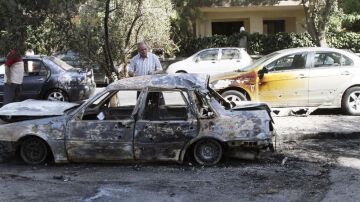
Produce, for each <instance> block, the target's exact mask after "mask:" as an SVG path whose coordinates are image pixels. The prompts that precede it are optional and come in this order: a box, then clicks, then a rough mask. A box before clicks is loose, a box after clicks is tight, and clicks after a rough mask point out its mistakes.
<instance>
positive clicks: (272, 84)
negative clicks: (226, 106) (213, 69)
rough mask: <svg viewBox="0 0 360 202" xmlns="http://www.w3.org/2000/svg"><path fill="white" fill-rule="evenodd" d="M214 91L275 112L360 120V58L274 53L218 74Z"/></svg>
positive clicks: (324, 51)
mask: <svg viewBox="0 0 360 202" xmlns="http://www.w3.org/2000/svg"><path fill="white" fill-rule="evenodd" d="M210 82H211V87H212V88H214V89H215V90H217V91H218V92H219V93H220V94H221V95H222V96H223V97H224V98H225V99H226V100H228V101H232V102H235V103H238V104H239V103H241V101H244V100H251V101H261V102H266V103H269V104H270V105H271V106H272V107H279V108H281V107H314V108H342V109H343V110H344V112H345V113H347V114H350V115H360V57H358V56H357V55H355V54H354V53H352V52H349V51H346V50H339V49H334V48H315V47H314V48H294V49H286V50H281V51H277V52H274V53H271V54H269V55H267V56H264V57H263V58H261V59H259V60H257V61H255V62H254V63H253V64H251V65H249V66H247V67H245V68H244V69H241V70H238V71H235V72H231V73H225V74H219V75H215V76H213V77H212V78H211V81H210Z"/></svg>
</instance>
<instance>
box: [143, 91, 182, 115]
mask: <svg viewBox="0 0 360 202" xmlns="http://www.w3.org/2000/svg"><path fill="white" fill-rule="evenodd" d="M184 94H185V93H184V92H180V91H158V92H149V93H148V95H147V97H146V102H145V111H144V114H143V119H145V120H151V121H155V120H187V119H188V107H187V106H188V105H187V101H185V100H186V98H185V95H184ZM171 98H176V99H175V101H171Z"/></svg>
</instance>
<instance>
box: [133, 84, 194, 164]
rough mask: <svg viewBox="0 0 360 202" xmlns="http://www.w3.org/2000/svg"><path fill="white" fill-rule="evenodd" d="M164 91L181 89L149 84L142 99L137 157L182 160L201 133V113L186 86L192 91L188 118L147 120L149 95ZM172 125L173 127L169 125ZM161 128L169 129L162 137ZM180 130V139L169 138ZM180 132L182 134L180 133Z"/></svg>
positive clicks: (135, 141) (138, 119)
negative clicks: (188, 146)
mask: <svg viewBox="0 0 360 202" xmlns="http://www.w3.org/2000/svg"><path fill="white" fill-rule="evenodd" d="M154 91H155V92H159V91H160V92H162V91H179V89H163V90H159V89H149V88H146V90H145V91H144V94H143V95H144V96H143V97H142V103H141V106H140V108H139V111H138V114H137V120H136V126H135V131H134V157H135V159H136V160H137V161H179V160H180V158H181V154H182V152H183V148H184V147H185V146H186V144H187V143H188V142H189V141H190V140H191V139H193V138H194V137H195V136H197V134H198V130H199V126H198V121H199V120H198V117H197V116H196V113H195V111H194V108H193V106H192V105H191V104H190V103H189V102H192V103H193V101H191V99H192V97H191V96H189V92H188V91H187V90H184V89H182V91H183V92H186V93H188V99H190V100H187V99H186V98H185V97H184V96H183V99H184V101H185V102H186V105H187V107H188V108H187V109H188V110H187V115H188V118H187V120H174V121H171V120H167V121H164V120H147V119H144V113H145V108H146V100H147V96H148V94H149V93H150V92H154ZM169 128H170V129H169ZM168 129H169V130H168ZM160 132H162V133H165V137H164V135H161V136H162V138H159V136H160V135H159V134H160ZM176 132H178V133H179V134H180V135H179V134H178V136H177V139H176V137H175V138H174V139H176V140H179V141H174V142H169V141H168V139H167V137H169V136H170V135H175V133H176ZM179 136H180V137H179Z"/></svg>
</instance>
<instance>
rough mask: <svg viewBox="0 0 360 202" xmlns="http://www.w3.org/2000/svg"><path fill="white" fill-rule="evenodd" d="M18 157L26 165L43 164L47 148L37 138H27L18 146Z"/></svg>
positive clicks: (46, 155)
mask: <svg viewBox="0 0 360 202" xmlns="http://www.w3.org/2000/svg"><path fill="white" fill-rule="evenodd" d="M20 156H21V158H22V160H23V161H24V162H25V163H27V164H31V165H38V164H43V163H45V161H46V159H47V157H48V147H47V145H46V143H45V142H44V141H43V140H41V139H39V138H34V137H31V138H27V139H25V140H24V141H23V142H22V143H21V145H20Z"/></svg>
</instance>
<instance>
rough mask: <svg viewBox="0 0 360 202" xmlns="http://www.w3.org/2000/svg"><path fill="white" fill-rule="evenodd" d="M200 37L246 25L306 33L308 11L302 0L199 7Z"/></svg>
mask: <svg viewBox="0 0 360 202" xmlns="http://www.w3.org/2000/svg"><path fill="white" fill-rule="evenodd" d="M199 10H200V12H201V13H200V14H201V15H200V16H201V17H200V18H199V19H198V20H197V21H196V35H197V36H198V37H203V36H212V35H216V34H217V35H231V34H233V33H236V32H239V30H240V27H242V26H243V27H244V28H245V30H246V31H248V32H250V33H256V32H257V33H260V34H275V33H278V32H288V33H289V32H296V33H301V32H305V31H306V30H305V28H304V24H305V13H304V8H303V6H302V5H301V4H300V1H280V2H279V3H277V4H274V5H257V6H255V5H247V6H232V5H226V4H225V5H221V6H209V7H199Z"/></svg>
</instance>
